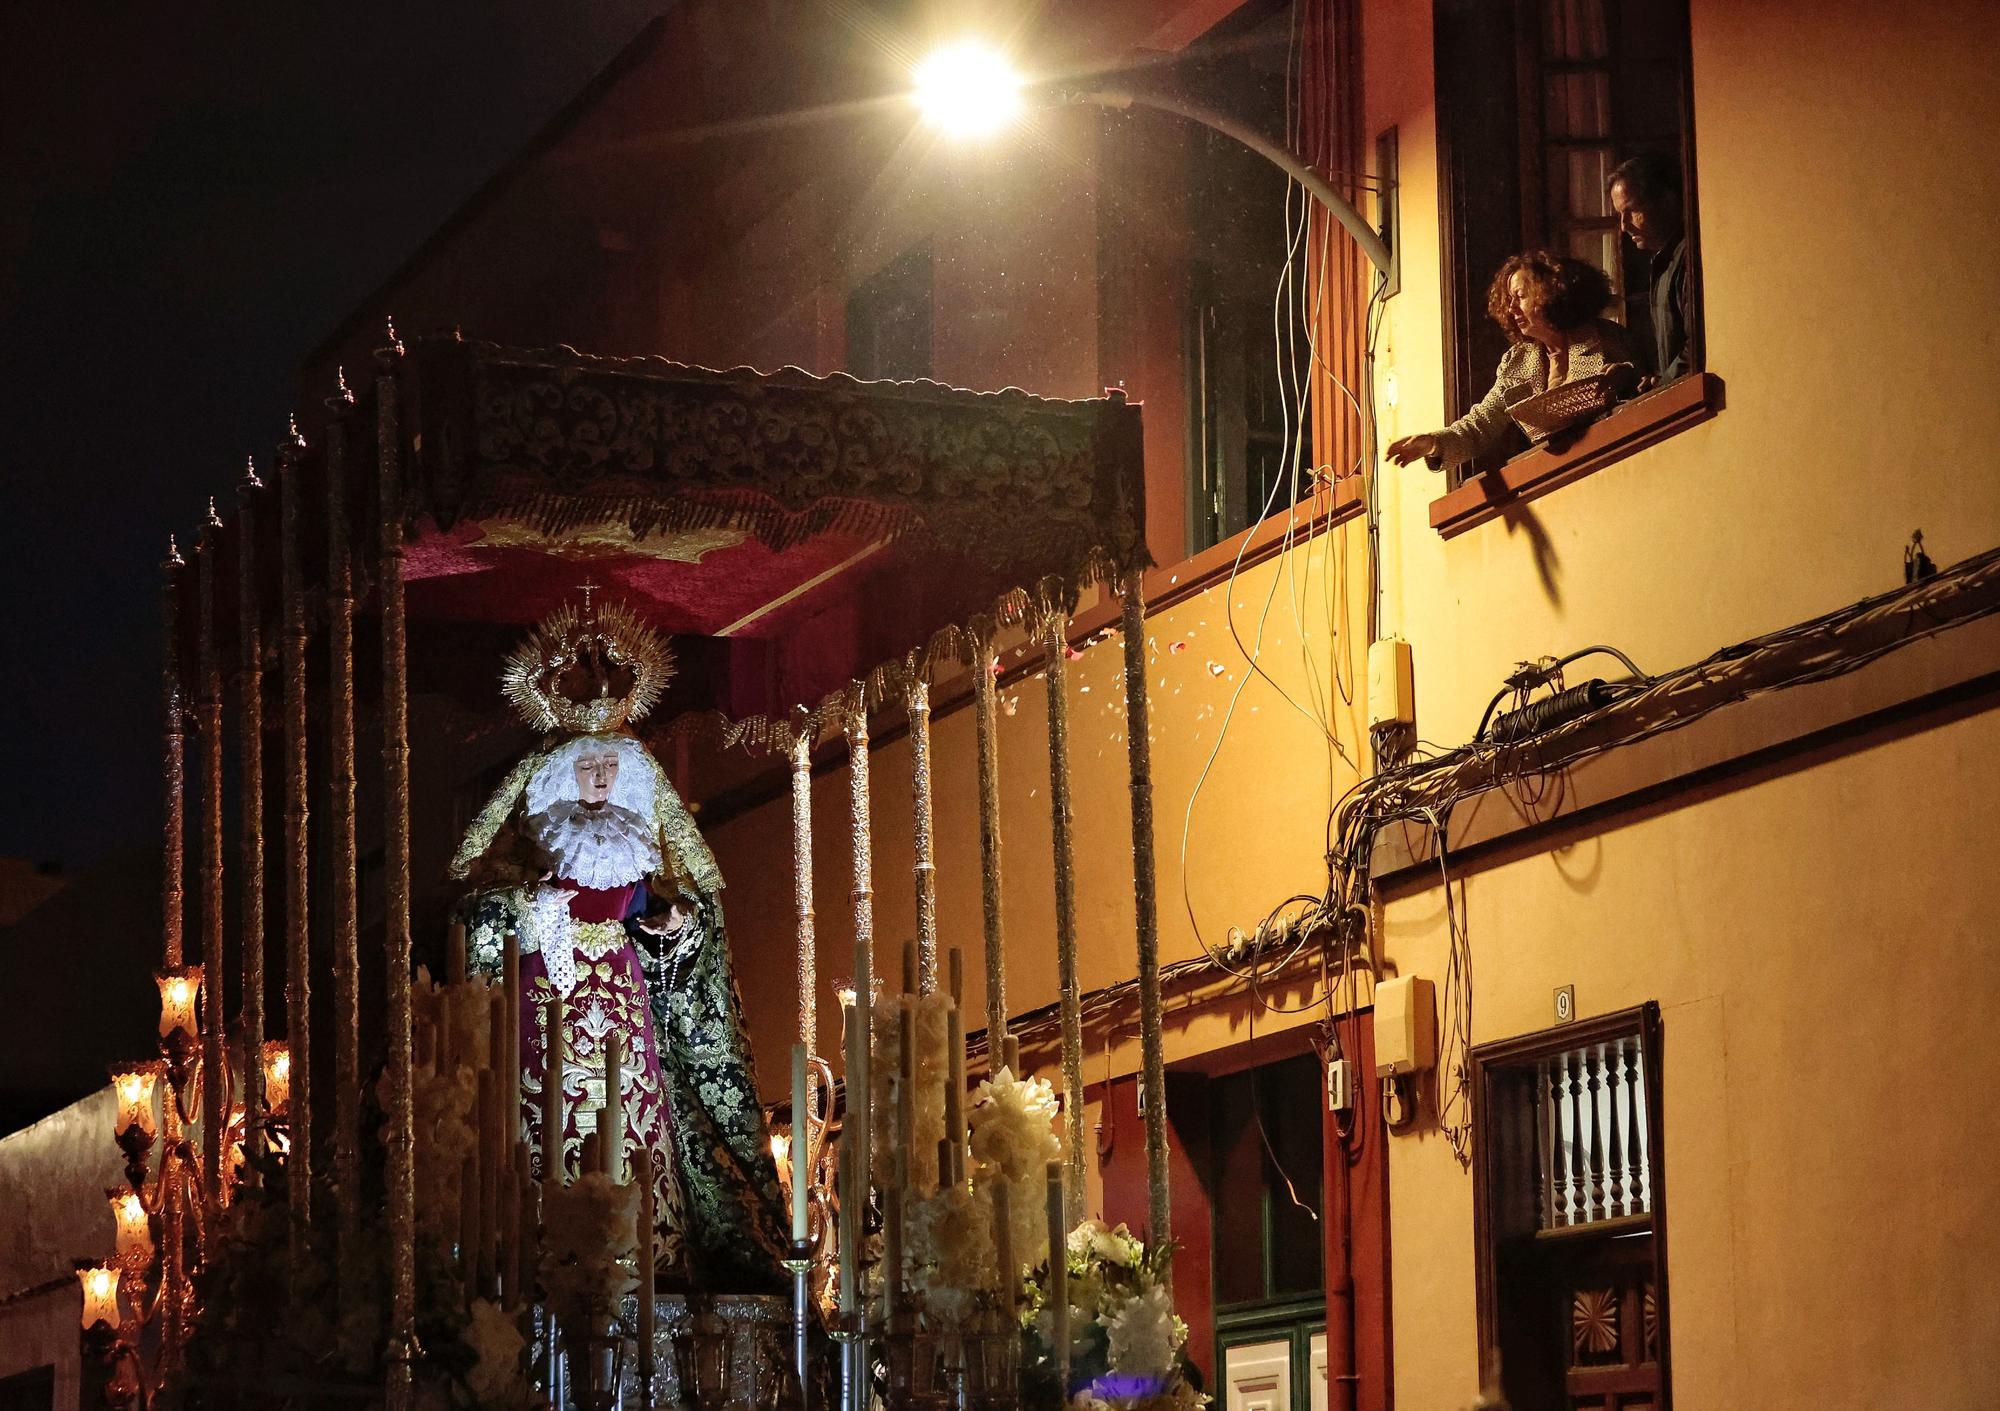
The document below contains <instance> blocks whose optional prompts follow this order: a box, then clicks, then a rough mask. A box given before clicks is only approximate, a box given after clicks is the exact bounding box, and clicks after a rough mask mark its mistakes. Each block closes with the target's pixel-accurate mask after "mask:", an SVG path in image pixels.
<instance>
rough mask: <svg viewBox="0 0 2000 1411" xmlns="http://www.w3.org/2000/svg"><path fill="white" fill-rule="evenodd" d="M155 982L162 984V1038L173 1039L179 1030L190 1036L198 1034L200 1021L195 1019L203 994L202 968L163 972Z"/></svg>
mask: <svg viewBox="0 0 2000 1411" xmlns="http://www.w3.org/2000/svg"><path fill="white" fill-rule="evenodd" d="M154 978H156V979H157V980H158V981H159V984H160V1037H161V1038H163V1039H167V1038H172V1037H173V1034H174V1030H176V1029H181V1030H185V1031H186V1032H187V1033H188V1034H189V1035H190V1036H192V1035H195V1034H199V1033H200V1032H201V1021H200V1020H198V1019H196V1018H195V1000H196V998H197V997H198V996H199V995H200V994H201V967H200V966H199V965H188V966H183V967H182V968H181V969H179V970H162V971H160V972H159V974H158V975H157V976H155V977H154Z"/></svg>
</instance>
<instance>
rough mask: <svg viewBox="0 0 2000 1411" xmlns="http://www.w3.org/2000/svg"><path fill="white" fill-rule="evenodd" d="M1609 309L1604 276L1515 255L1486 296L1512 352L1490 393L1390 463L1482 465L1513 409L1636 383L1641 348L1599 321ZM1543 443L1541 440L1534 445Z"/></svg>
mask: <svg viewBox="0 0 2000 1411" xmlns="http://www.w3.org/2000/svg"><path fill="white" fill-rule="evenodd" d="M1610 302H1611V285H1610V282H1609V281H1608V280H1606V279H1605V277H1604V273H1603V271H1601V270H1599V269H1598V268H1597V267H1596V266H1595V265H1593V264H1590V263H1588V262H1586V261H1584V260H1577V259H1571V258H1570V257H1569V256H1567V255H1558V254H1555V253H1553V252H1551V251H1548V250H1530V251H1528V252H1527V253H1525V254H1520V255H1514V256H1512V257H1511V258H1509V259H1508V261H1507V262H1506V263H1505V264H1503V265H1502V266H1500V271H1499V273H1498V274H1495V275H1494V276H1493V284H1492V286H1491V287H1490V288H1489V289H1488V290H1487V291H1486V309H1487V312H1488V313H1490V314H1492V315H1493V321H1494V322H1495V323H1497V324H1499V325H1500V327H1501V329H1502V330H1503V331H1504V332H1505V333H1506V335H1507V339H1508V342H1509V343H1510V345H1511V346H1510V347H1509V348H1508V349H1507V352H1506V354H1505V356H1503V357H1502V358H1501V359H1500V369H1499V371H1498V372H1497V373H1495V374H1494V378H1493V390H1492V391H1490V392H1488V393H1487V394H1486V395H1485V396H1484V397H1482V398H1480V399H1479V403H1478V405H1476V406H1474V407H1473V408H1472V410H1471V411H1469V412H1467V413H1466V414H1465V415H1464V416H1462V417H1460V418H1459V419H1458V420H1457V421H1454V422H1453V423H1452V424H1451V425H1450V426H1447V427H1445V428H1444V430H1442V431H1432V432H1427V433H1425V434H1423V435H1419V436H1405V437H1403V438H1402V439H1400V440H1398V441H1395V442H1392V443H1391V444H1390V446H1389V452H1388V454H1389V459H1390V460H1392V461H1394V462H1395V463H1396V464H1397V465H1408V464H1409V463H1410V462H1411V461H1413V460H1417V459H1419V458H1421V459H1422V460H1424V461H1425V462H1427V463H1428V464H1429V465H1430V468H1431V469H1432V470H1441V469H1443V468H1444V467H1446V466H1453V465H1463V464H1464V463H1465V462H1467V461H1472V460H1477V459H1478V458H1479V457H1481V456H1483V455H1485V454H1486V453H1487V452H1488V451H1491V450H1493V449H1494V448H1495V447H1497V446H1498V445H1499V444H1500V441H1501V438H1502V437H1504V436H1505V435H1506V434H1507V428H1508V427H1509V426H1510V425H1511V424H1512V420H1511V418H1510V417H1509V415H1508V408H1510V407H1512V406H1514V405H1515V404H1517V403H1519V402H1523V401H1526V400H1527V399H1528V398H1530V397H1533V396H1537V395H1539V394H1540V393H1543V392H1546V391H1548V390H1549V389H1550V388H1552V387H1561V386H1563V385H1564V384H1565V383H1570V382H1577V381H1581V380H1582V379H1584V378H1586V377H1595V376H1597V375H1599V374H1600V373H1613V374H1614V375H1615V373H1616V372H1618V371H1623V370H1626V369H1629V370H1630V372H1631V377H1632V380H1633V381H1634V382H1636V380H1637V377H1638V368H1637V366H1636V365H1637V364H1638V363H1639V362H1640V357H1639V355H1638V347H1637V344H1635V343H1634V342H1633V341H1632V337H1631V335H1630V334H1628V333H1627V332H1626V331H1625V329H1624V328H1623V326H1621V325H1619V324H1616V323H1613V322H1611V321H1610V320H1609V319H1604V318H1599V317H1598V315H1599V314H1600V313H1601V312H1602V311H1603V309H1604V307H1605V305H1607V304H1609V303H1610ZM1536 439H1540V438H1536Z"/></svg>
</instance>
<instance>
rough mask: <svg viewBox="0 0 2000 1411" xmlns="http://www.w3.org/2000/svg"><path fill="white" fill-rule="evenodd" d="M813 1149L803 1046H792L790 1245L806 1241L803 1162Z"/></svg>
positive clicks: (806, 1176) (807, 1178)
mask: <svg viewBox="0 0 2000 1411" xmlns="http://www.w3.org/2000/svg"><path fill="white" fill-rule="evenodd" d="M811 1145H812V1119H811V1117H810V1116H809V1115H808V1114H807V1112H806V1046H805V1045H804V1044H793V1045H792V1243H793V1244H800V1243H803V1242H804V1240H805V1237H806V1195H807V1188H808V1187H809V1186H810V1185H811V1179H810V1176H811V1173H810V1172H808V1171H807V1170H806V1158H807V1155H808V1151H809V1148H810V1147H811Z"/></svg>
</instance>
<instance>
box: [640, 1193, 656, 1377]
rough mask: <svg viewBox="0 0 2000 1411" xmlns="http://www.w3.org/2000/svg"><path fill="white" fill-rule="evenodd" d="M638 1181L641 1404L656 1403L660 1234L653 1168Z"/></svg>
mask: <svg viewBox="0 0 2000 1411" xmlns="http://www.w3.org/2000/svg"><path fill="white" fill-rule="evenodd" d="M636 1179H637V1180H638V1182H639V1230H638V1235H639V1241H638V1244H637V1246H636V1251H637V1255H638V1260H639V1268H638V1275H639V1386H640V1392H639V1404H640V1405H641V1406H651V1405H652V1404H653V1390H652V1389H653V1320H654V1318H655V1316H656V1315H657V1310H656V1309H655V1307H654V1303H653V1300H654V1297H655V1293H656V1279H657V1277H658V1276H657V1274H656V1273H655V1269H654V1263H653V1261H654V1259H655V1258H657V1255H656V1253H655V1250H654V1245H653V1242H654V1241H655V1240H656V1239H657V1238H659V1236H658V1233H657V1232H656V1231H655V1230H654V1228H653V1182H652V1172H651V1171H650V1170H643V1171H641V1172H640V1173H639V1175H638V1176H637V1177H636Z"/></svg>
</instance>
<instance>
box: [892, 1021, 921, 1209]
mask: <svg viewBox="0 0 2000 1411" xmlns="http://www.w3.org/2000/svg"><path fill="white" fill-rule="evenodd" d="M896 1040H897V1048H898V1050H899V1051H898V1053H897V1055H896V1056H897V1058H898V1059H899V1060H900V1061H899V1063H898V1064H897V1072H896V1138H895V1140H896V1145H895V1157H894V1159H895V1162H896V1182H895V1183H896V1184H897V1185H899V1186H908V1185H909V1184H910V1180H911V1173H912V1171H913V1169H914V1168H915V1166H916V1159H915V1150H914V1148H915V1147H916V1144H917V1012H916V1009H915V1007H914V1006H913V1005H911V1004H910V1003H908V1002H907V1001H905V1002H904V1003H903V1005H902V1006H901V1007H900V1008H899V1009H897V1011H896Z"/></svg>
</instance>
